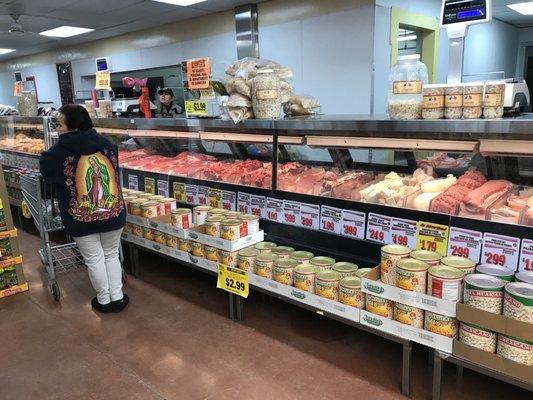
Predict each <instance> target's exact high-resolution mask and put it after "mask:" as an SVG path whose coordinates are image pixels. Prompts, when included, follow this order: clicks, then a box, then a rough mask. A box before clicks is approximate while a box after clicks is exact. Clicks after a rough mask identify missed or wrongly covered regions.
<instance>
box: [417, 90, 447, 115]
mask: <svg viewBox="0 0 533 400" xmlns="http://www.w3.org/2000/svg"><path fill="white" fill-rule="evenodd" d="M422 94H423V101H422V118H423V119H441V118H444V85H424V88H423V89H422Z"/></svg>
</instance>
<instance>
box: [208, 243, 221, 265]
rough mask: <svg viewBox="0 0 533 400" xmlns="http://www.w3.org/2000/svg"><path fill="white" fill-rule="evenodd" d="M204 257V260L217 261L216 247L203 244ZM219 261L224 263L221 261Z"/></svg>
mask: <svg viewBox="0 0 533 400" xmlns="http://www.w3.org/2000/svg"><path fill="white" fill-rule="evenodd" d="M204 257H205V259H206V260H209V261H215V262H218V260H219V255H218V249H217V248H216V247H211V246H207V245H204ZM221 263H222V264H224V263H223V262H221Z"/></svg>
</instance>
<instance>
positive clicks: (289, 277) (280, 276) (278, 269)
mask: <svg viewBox="0 0 533 400" xmlns="http://www.w3.org/2000/svg"><path fill="white" fill-rule="evenodd" d="M297 265H299V264H298V261H296V260H292V259H290V258H285V259H279V258H278V259H277V260H276V261H274V270H273V271H272V279H274V280H275V281H276V282H279V283H283V284H284V285H289V286H292V284H293V283H294V268H295V267H296V266H297Z"/></svg>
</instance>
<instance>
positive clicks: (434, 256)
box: [409, 250, 442, 267]
mask: <svg viewBox="0 0 533 400" xmlns="http://www.w3.org/2000/svg"><path fill="white" fill-rule="evenodd" d="M409 257H411V258H413V259H415V260H419V261H424V262H425V263H426V264H427V265H429V266H430V267H434V266H435V265H439V264H440V260H442V256H441V255H440V254H439V253H436V252H434V251H428V250H414V251H412V252H411V254H409Z"/></svg>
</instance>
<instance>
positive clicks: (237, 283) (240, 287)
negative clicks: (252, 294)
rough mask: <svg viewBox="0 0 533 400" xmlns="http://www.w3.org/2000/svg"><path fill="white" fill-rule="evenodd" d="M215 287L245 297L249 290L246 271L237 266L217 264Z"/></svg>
mask: <svg viewBox="0 0 533 400" xmlns="http://www.w3.org/2000/svg"><path fill="white" fill-rule="evenodd" d="M217 288H218V289H222V290H225V291H227V292H230V293H233V294H236V295H238V296H241V297H244V298H247V297H248V293H249V290H250V288H249V285H248V273H247V272H245V271H242V270H240V269H237V268H232V267H228V266H227V265H224V264H219V265H218V279H217Z"/></svg>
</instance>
